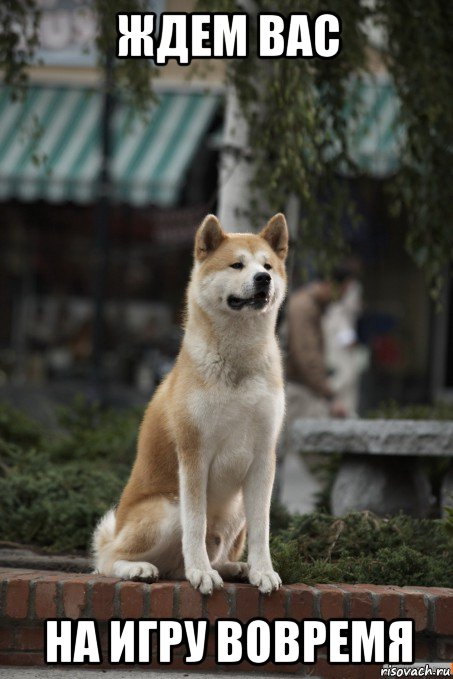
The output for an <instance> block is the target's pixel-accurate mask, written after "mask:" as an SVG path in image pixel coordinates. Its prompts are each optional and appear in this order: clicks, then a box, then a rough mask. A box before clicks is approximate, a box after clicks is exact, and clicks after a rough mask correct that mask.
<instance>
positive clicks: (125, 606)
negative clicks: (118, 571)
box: [119, 582, 145, 618]
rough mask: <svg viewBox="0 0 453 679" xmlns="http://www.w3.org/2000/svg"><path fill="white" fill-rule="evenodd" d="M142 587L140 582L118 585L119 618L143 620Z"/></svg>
mask: <svg viewBox="0 0 453 679" xmlns="http://www.w3.org/2000/svg"><path fill="white" fill-rule="evenodd" d="M144 594H145V593H144V587H143V585H142V584H141V583H140V582H122V583H121V584H120V594H119V598H120V617H122V618H143V609H144Z"/></svg>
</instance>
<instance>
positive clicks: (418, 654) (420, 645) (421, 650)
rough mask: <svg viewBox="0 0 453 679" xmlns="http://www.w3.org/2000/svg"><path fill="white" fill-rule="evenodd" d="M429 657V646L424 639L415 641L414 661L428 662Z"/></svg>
mask: <svg viewBox="0 0 453 679" xmlns="http://www.w3.org/2000/svg"><path fill="white" fill-rule="evenodd" d="M429 657H430V646H429V643H428V641H427V640H426V639H416V640H415V659H416V660H428V658H429Z"/></svg>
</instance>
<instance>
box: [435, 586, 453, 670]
mask: <svg viewBox="0 0 453 679" xmlns="http://www.w3.org/2000/svg"><path fill="white" fill-rule="evenodd" d="M450 591H451V590H450ZM435 606H436V616H435V626H436V629H435V630H434V631H435V632H436V633H437V634H452V635H453V592H451V594H450V596H442V597H438V598H437V600H436V603H435ZM452 660H453V657H452Z"/></svg>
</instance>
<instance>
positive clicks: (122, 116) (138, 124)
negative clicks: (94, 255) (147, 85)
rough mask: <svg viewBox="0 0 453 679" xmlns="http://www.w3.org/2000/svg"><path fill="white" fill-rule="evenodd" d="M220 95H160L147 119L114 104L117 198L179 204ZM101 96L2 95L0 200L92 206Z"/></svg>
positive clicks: (74, 92) (64, 90) (4, 91)
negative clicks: (71, 203) (66, 202)
mask: <svg viewBox="0 0 453 679" xmlns="http://www.w3.org/2000/svg"><path fill="white" fill-rule="evenodd" d="M218 105H219V96H218V95H215V94H207V93H194V92H190V93H181V92H178V93H176V92H172V93H170V92H168V93H163V94H162V95H161V96H160V97H159V100H158V103H157V104H156V105H154V106H153V108H152V109H151V111H150V113H149V115H147V116H146V118H144V117H143V116H141V115H139V114H136V113H134V111H133V110H132V109H131V108H130V107H128V106H126V105H124V104H122V103H121V102H119V103H117V105H116V106H115V111H114V116H113V125H112V128H113V153H112V163H111V173H112V180H113V181H112V198H113V199H114V200H116V201H120V202H124V203H129V204H133V205H137V206H140V205H146V204H149V203H153V204H157V205H161V206H166V205H174V204H175V203H176V202H177V200H178V197H179V195H180V193H181V189H182V188H183V186H184V181H185V176H186V172H187V170H188V168H189V166H190V163H191V160H192V159H193V157H194V154H195V152H196V151H197V149H198V148H199V145H200V143H201V140H202V138H203V136H204V135H205V134H206V132H207V130H208V128H209V126H210V123H211V121H212V119H213V116H214V114H215V112H216V109H217V107H218ZM101 114H102V97H101V94H100V93H99V92H98V91H95V90H92V89H74V88H70V87H39V86H33V87H30V88H29V89H28V90H27V93H26V95H25V97H24V98H23V99H20V100H18V101H12V100H11V97H10V92H9V90H8V88H6V87H3V88H1V89H0V200H6V199H10V198H17V199H20V200H25V201H32V200H37V199H44V200H47V201H51V202H64V201H74V202H77V203H89V202H92V201H94V200H96V198H97V196H98V190H99V185H98V181H97V180H98V177H99V171H100V165H101V128H100V121H101Z"/></svg>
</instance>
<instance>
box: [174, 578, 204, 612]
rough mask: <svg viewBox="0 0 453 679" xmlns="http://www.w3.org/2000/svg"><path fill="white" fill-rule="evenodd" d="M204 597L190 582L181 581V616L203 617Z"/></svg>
mask: <svg viewBox="0 0 453 679" xmlns="http://www.w3.org/2000/svg"><path fill="white" fill-rule="evenodd" d="M201 606H202V598H201V594H200V592H198V591H197V590H195V589H194V588H193V587H192V585H190V584H189V583H188V582H181V586H180V590H179V617H180V618H201Z"/></svg>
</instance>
